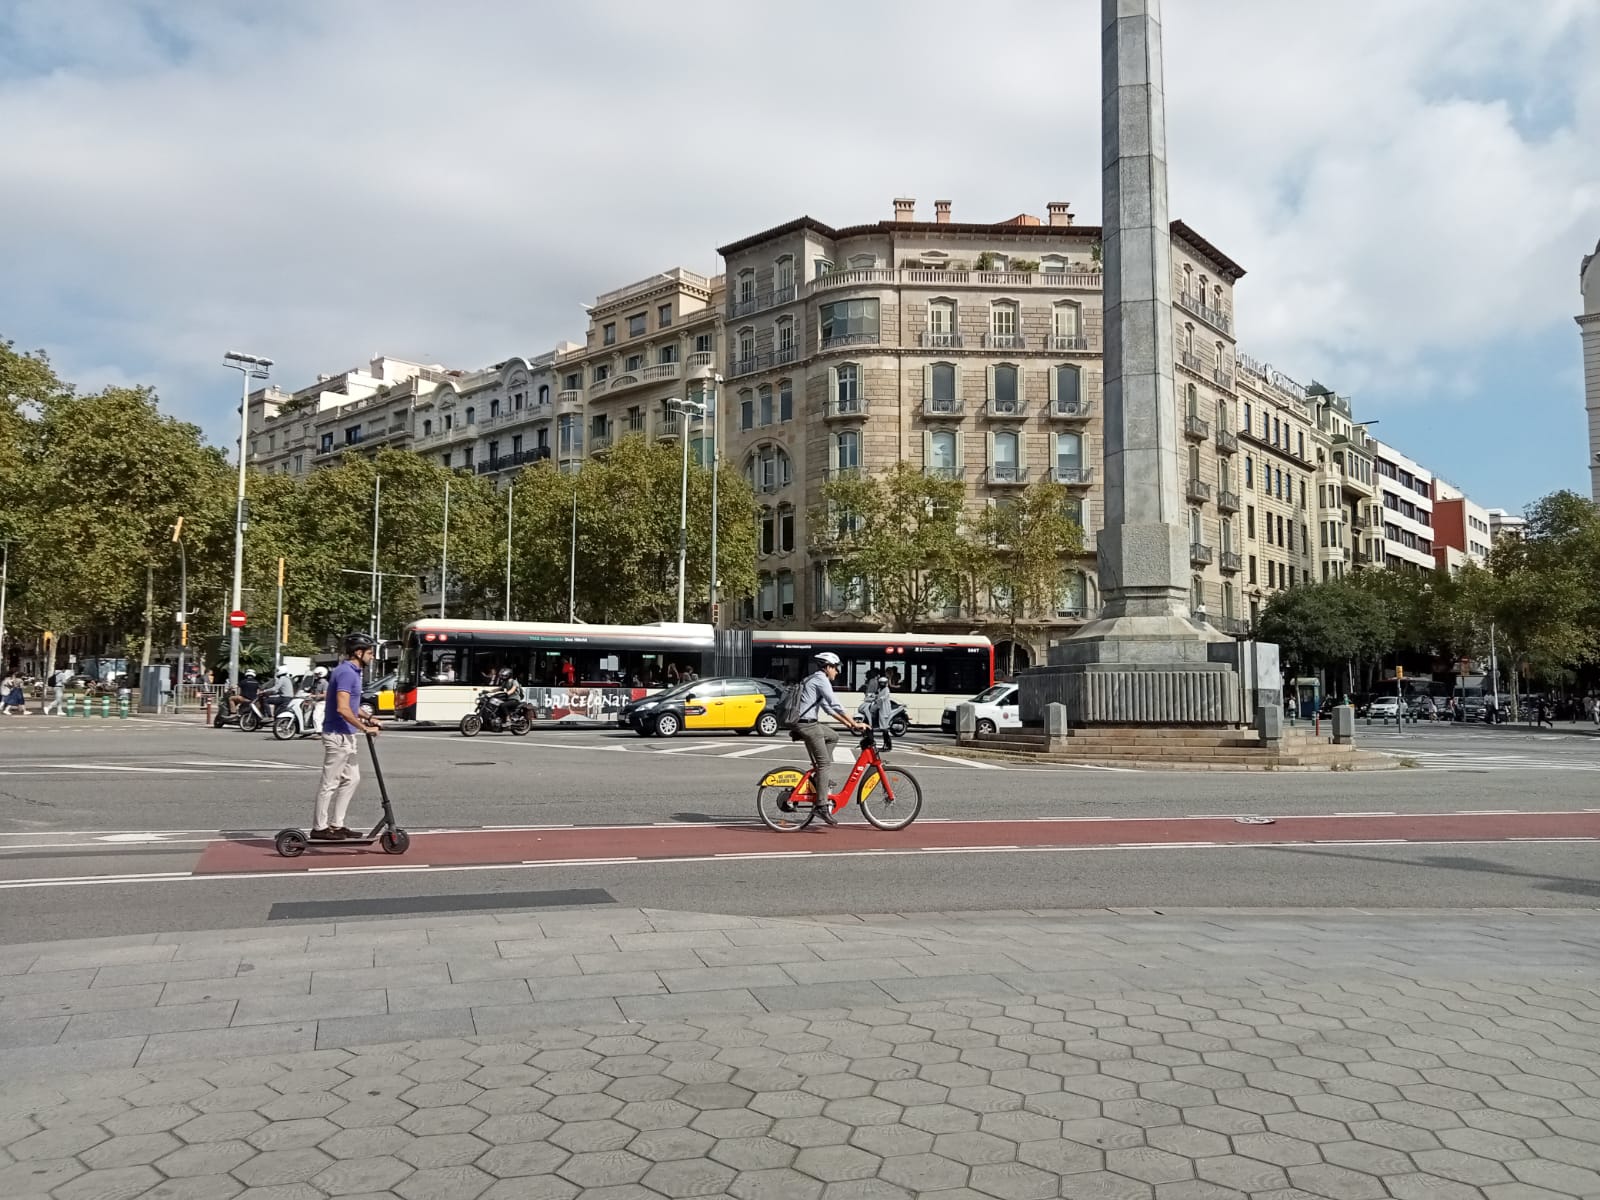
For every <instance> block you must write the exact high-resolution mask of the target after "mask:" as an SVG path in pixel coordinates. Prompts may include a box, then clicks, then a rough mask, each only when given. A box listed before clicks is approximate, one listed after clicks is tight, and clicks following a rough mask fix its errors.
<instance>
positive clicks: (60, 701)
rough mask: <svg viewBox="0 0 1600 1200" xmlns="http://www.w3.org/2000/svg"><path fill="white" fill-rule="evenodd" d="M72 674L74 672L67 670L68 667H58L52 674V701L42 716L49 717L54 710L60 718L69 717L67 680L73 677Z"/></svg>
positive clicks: (50, 686) (46, 705)
mask: <svg viewBox="0 0 1600 1200" xmlns="http://www.w3.org/2000/svg"><path fill="white" fill-rule="evenodd" d="M71 674H72V672H70V671H69V670H67V668H66V667H57V668H56V669H55V670H54V671H52V672H51V673H50V683H49V685H48V686H49V689H50V699H49V701H48V702H47V703H46V704H45V706H44V708H43V710H42V711H41V712H40V716H45V717H48V716H49V715H50V710H51V709H52V708H53V709H55V711H56V716H58V717H64V716H66V715H67V702H66V690H67V680H68V678H70V677H71Z"/></svg>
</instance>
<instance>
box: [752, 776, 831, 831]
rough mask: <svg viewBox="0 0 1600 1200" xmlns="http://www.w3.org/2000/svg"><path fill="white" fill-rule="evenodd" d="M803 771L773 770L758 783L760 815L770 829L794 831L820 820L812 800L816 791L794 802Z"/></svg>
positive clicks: (757, 808) (757, 800)
mask: <svg viewBox="0 0 1600 1200" xmlns="http://www.w3.org/2000/svg"><path fill="white" fill-rule="evenodd" d="M799 774H800V772H799V771H769V772H767V774H766V775H765V776H763V777H762V780H761V782H760V783H758V784H757V785H756V815H757V816H758V817H760V818H761V823H762V824H763V825H765V826H766V827H767V828H768V829H776V830H777V831H778V832H779V833H794V832H796V831H797V830H801V829H804V828H805V827H806V826H807V825H809V824H811V822H812V821H813V820H815V819H816V815H817V806H816V805H815V804H814V803H813V802H812V800H813V796H812V793H810V792H807V793H806V794H805V795H804V796H801V797H799V798H798V799H794V800H793V801H791V797H793V796H794V789H795V787H796V785H797V784H798V783H799V779H798V778H797V777H798V776H799ZM785 806H787V808H788V811H785Z"/></svg>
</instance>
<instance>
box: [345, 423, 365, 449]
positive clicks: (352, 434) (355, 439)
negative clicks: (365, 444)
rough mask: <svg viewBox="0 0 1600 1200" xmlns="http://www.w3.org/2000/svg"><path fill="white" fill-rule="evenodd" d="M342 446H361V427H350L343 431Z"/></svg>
mask: <svg viewBox="0 0 1600 1200" xmlns="http://www.w3.org/2000/svg"><path fill="white" fill-rule="evenodd" d="M344 444H345V445H346V446H359V445H360V444H361V426H359V425H351V426H349V427H348V428H346V429H345V431H344Z"/></svg>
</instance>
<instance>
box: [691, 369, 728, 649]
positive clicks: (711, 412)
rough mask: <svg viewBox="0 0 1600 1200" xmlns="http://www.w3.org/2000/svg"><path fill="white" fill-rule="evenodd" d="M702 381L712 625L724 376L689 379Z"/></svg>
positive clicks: (702, 374)
mask: <svg viewBox="0 0 1600 1200" xmlns="http://www.w3.org/2000/svg"><path fill="white" fill-rule="evenodd" d="M690 378H691V379H699V380H700V381H701V384H702V388H703V391H702V393H701V420H702V421H705V420H706V419H708V418H709V420H710V422H711V610H710V616H711V623H712V624H713V625H715V624H716V623H717V469H718V467H720V466H721V460H722V455H721V453H720V448H719V446H718V444H717V442H718V439H719V438H720V437H721V436H722V376H721V375H718V374H717V373H716V372H715V371H713V370H712V369H711V368H710V367H698V368H696V370H695V371H694V373H693V374H692V375H691V376H690Z"/></svg>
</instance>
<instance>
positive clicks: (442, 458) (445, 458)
mask: <svg viewBox="0 0 1600 1200" xmlns="http://www.w3.org/2000/svg"><path fill="white" fill-rule="evenodd" d="M439 464H440V465H441V466H445V467H448V466H449V465H450V451H448V450H446V451H445V452H444V453H443V454H441V455H439Z"/></svg>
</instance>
